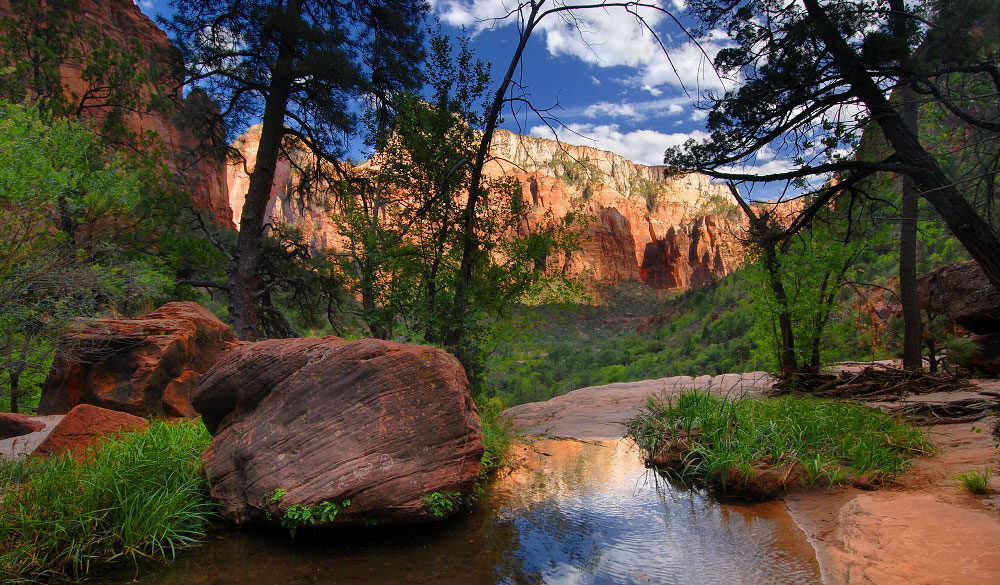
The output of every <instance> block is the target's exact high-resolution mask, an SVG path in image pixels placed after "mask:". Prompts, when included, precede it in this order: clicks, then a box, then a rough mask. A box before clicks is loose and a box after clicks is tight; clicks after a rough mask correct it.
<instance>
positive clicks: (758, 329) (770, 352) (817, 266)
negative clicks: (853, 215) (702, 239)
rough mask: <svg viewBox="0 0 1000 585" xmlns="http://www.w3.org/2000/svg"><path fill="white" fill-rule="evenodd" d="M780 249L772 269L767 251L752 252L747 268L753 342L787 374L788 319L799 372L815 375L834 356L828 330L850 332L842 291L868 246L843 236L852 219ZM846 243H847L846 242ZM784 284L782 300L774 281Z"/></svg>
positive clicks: (820, 226)
mask: <svg viewBox="0 0 1000 585" xmlns="http://www.w3.org/2000/svg"><path fill="white" fill-rule="evenodd" d="M826 221H828V222H829V223H819V222H817V223H816V224H814V225H813V226H811V227H810V228H809V229H806V230H804V231H802V232H799V233H798V234H796V235H794V236H792V238H791V239H790V240H788V241H786V242H784V243H783V245H781V246H778V247H777V248H778V249H777V250H776V254H775V258H774V259H773V261H772V263H771V264H770V265H769V263H768V261H767V259H766V256H765V253H764V252H763V250H760V249H756V248H751V251H750V253H751V258H753V262H751V263H750V264H749V265H748V266H747V267H746V269H745V270H746V275H747V279H748V281H749V285H750V286H749V289H748V293H749V303H750V307H751V310H752V311H753V315H754V321H753V327H752V328H751V329H750V336H751V338H752V339H753V341H754V342H755V344H756V353H755V357H758V358H760V359H761V360H762V361H765V362H766V363H768V365H769V370H770V371H772V372H777V371H780V370H781V369H782V363H781V351H782V347H783V345H782V343H783V342H782V338H781V334H780V331H779V316H780V315H781V313H783V312H784V313H786V314H787V315H788V317H789V318H790V321H791V324H792V332H793V335H794V347H795V358H796V359H795V361H796V363H797V364H798V367H799V368H800V369H816V368H818V367H820V366H821V365H822V364H824V363H827V362H828V361H829V360H830V358H831V354H832V353H834V352H832V351H830V349H832V348H830V346H829V345H828V344H827V343H826V339H827V337H828V336H829V333H830V332H829V328H831V327H839V328H841V329H843V328H850V327H851V323H850V320H849V319H848V318H847V315H845V314H844V313H843V312H841V304H842V302H843V300H844V298H845V295H844V294H842V291H841V287H842V286H843V283H844V282H845V281H847V280H851V279H852V277H853V275H854V274H855V272H856V268H855V265H856V262H857V259H858V257H859V256H860V254H861V252H862V251H863V250H864V248H865V246H866V245H867V244H868V243H869V240H860V239H859V238H854V239H852V240H848V239H847V238H846V237H845V236H842V235H841V234H842V233H843V232H844V230H845V227H846V226H847V225H848V222H849V221H850V220H849V219H842V218H836V217H833V218H832V221H831V218H826ZM845 240H846V241H845ZM774 278H777V279H780V281H781V284H782V288H783V292H784V295H785V299H784V302H782V300H781V299H779V297H778V295H777V294H776V291H775V288H774V286H773V284H772V279H774Z"/></svg>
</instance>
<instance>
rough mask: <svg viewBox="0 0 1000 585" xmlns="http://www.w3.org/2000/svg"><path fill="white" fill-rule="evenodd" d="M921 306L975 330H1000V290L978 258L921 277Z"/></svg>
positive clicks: (919, 279) (988, 331)
mask: <svg viewBox="0 0 1000 585" xmlns="http://www.w3.org/2000/svg"><path fill="white" fill-rule="evenodd" d="M917 289H918V291H919V294H920V307H921V308H923V309H924V310H928V311H933V312H936V313H943V314H944V315H946V316H947V317H948V318H949V319H950V320H952V321H954V322H955V323H958V324H959V325H961V326H962V327H964V328H966V329H968V330H969V331H971V332H973V333H979V334H989V333H998V332H1000V291H997V289H996V287H994V286H993V285H992V284H991V283H990V281H989V279H987V278H986V273H985V272H983V269H982V268H981V267H980V266H979V264H978V263H976V262H975V261H972V260H970V261H968V262H959V263H958V264H949V265H948V266H942V267H941V268H938V269H937V270H934V271H932V272H928V273H927V274H923V275H921V276H920V277H919V278H918V279H917Z"/></svg>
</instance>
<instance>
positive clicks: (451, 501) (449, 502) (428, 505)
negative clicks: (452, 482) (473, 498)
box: [424, 492, 462, 518]
mask: <svg viewBox="0 0 1000 585" xmlns="http://www.w3.org/2000/svg"><path fill="white" fill-rule="evenodd" d="M461 503H462V494H460V493H458V492H431V493H429V494H426V495H424V509H425V510H427V511H428V512H430V513H431V516H434V517H435V518H444V517H445V515H447V514H450V513H451V512H454V511H455V510H457V509H458V507H459V505H461Z"/></svg>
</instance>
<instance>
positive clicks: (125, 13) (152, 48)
mask: <svg viewBox="0 0 1000 585" xmlns="http://www.w3.org/2000/svg"><path fill="white" fill-rule="evenodd" d="M79 8H80V17H79V22H80V24H81V25H82V27H83V29H84V30H87V29H89V30H92V31H95V32H96V33H97V34H98V35H99V36H102V37H104V38H108V39H111V40H112V41H113V42H114V43H115V44H116V45H118V46H122V47H126V46H128V45H129V44H130V43H131V42H132V40H133V39H135V40H136V41H138V43H139V44H140V45H141V46H143V47H145V48H146V49H147V50H148V52H149V54H150V56H151V57H152V59H153V61H155V65H156V66H157V67H159V68H161V69H162V70H163V71H164V72H165V73H166V75H167V79H165V80H164V83H165V85H166V87H169V88H174V89H173V90H172V91H173V92H174V95H173V96H172V100H173V103H174V104H176V105H175V106H173V107H168V108H166V109H165V110H163V111H150V112H142V113H132V114H129V115H128V116H127V117H126V120H125V124H126V126H127V127H128V129H129V130H131V131H133V132H147V131H154V132H156V133H157V134H158V135H159V138H160V139H161V140H162V141H163V144H164V146H165V148H166V150H167V152H170V153H172V154H173V155H174V156H173V157H171V158H170V159H168V161H167V162H168V165H169V167H170V169H171V170H172V171H173V172H174V174H175V177H176V178H177V180H178V184H179V185H180V186H181V187H182V188H183V189H185V190H186V191H189V192H190V193H191V194H192V198H193V203H194V204H195V205H196V206H198V207H199V208H201V209H202V210H204V211H205V212H206V213H207V215H208V216H209V217H211V218H212V219H213V220H214V221H215V222H216V224H217V225H220V226H224V227H231V226H232V223H231V221H232V220H231V217H232V212H231V210H230V208H229V192H228V190H227V189H228V186H227V184H226V173H225V161H223V160H220V159H218V158H214V157H212V156H205V155H203V154H200V153H197V152H196V151H197V149H198V147H199V145H200V144H201V143H202V142H203V139H204V138H205V137H204V136H203V134H204V131H203V130H201V129H199V128H198V127H199V126H202V125H203V124H201V123H200V122H199V121H198V120H197V118H198V117H204V116H205V115H206V111H207V110H205V109H204V108H205V107H207V108H208V109H209V110H210V109H212V108H213V107H214V104H211V103H207V104H206V103H205V102H207V101H208V100H207V98H205V97H204V94H198V93H193V94H192V97H189V98H188V99H187V100H185V99H184V98H183V97H182V93H181V91H182V88H181V84H180V83H179V80H177V79H172V78H171V77H175V76H176V73H175V72H176V71H178V70H180V68H181V63H180V62H179V56H178V53H177V51H176V49H175V48H174V46H173V44H172V43H171V42H170V41H169V40H168V39H167V35H166V34H165V33H164V32H163V31H162V30H160V29H159V27H157V26H156V25H155V24H154V23H153V22H152V21H151V20H150V19H149V18H147V17H146V15H144V14H143V13H142V11H141V10H139V7H138V6H136V5H135V3H134V2H133V1H132V0H80V3H79ZM19 16H20V15H18V14H17V13H16V12H15V11H14V10H13V9H12V7H11V4H10V2H9V0H0V18H3V17H13V18H15V19H17V18H18V17H19ZM80 49H81V50H82V51H84V52H86V51H87V49H88V48H87V47H80ZM60 75H61V78H62V80H61V81H62V84H63V86H64V87H65V88H66V89H67V92H72V93H74V94H76V95H77V96H82V95H83V94H84V92H85V91H86V90H87V89H88V86H87V83H86V82H85V81H84V80H83V78H82V63H80V62H77V61H74V60H72V59H70V60H67V61H66V62H64V63H63V64H62V66H61V67H60ZM147 97H148V96H147ZM199 108H201V112H200V113H199ZM84 115H86V116H92V117H96V118H98V119H99V118H101V117H102V115H103V110H102V109H101V108H99V107H96V108H90V107H88V108H87V110H86V113H85V114H84ZM193 118H194V119H193Z"/></svg>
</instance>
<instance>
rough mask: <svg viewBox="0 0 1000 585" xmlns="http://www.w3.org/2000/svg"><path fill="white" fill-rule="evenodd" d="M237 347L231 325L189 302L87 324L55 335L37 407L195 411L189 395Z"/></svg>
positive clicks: (46, 410)
mask: <svg viewBox="0 0 1000 585" xmlns="http://www.w3.org/2000/svg"><path fill="white" fill-rule="evenodd" d="M236 344H237V340H236V336H235V335H234V334H233V332H232V330H231V329H230V328H229V326H227V325H226V324H225V323H223V322H222V321H219V320H218V319H217V318H216V317H215V315H213V314H212V313H210V312H209V311H208V310H206V309H205V308H204V307H202V306H201V305H198V304H197V303H191V302H180V303H167V304H166V305H163V306H162V307H160V308H159V309H157V310H156V311H153V312H152V313H149V314H147V315H143V316H142V317H137V318H135V319H95V320H93V321H88V322H86V324H85V325H84V326H82V327H81V328H79V329H77V330H75V331H72V332H70V333H68V334H66V335H65V336H64V337H63V338H62V339H61V340H60V351H59V353H58V354H57V356H56V359H55V361H53V363H52V369H51V370H50V371H49V375H48V377H47V378H46V380H45V386H44V387H43V388H42V396H41V399H40V401H39V405H38V412H39V414H62V413H65V412H68V411H69V410H70V409H71V408H73V407H74V406H76V405H78V404H93V405H96V406H100V407H102V408H109V409H111V410H118V411H121V412H127V413H130V414H133V415H136V416H143V417H190V416H194V415H195V412H194V409H193V408H192V407H191V402H190V395H191V392H192V391H193V390H194V389H195V388H196V387H197V385H198V382H199V381H200V380H201V377H202V374H203V373H204V372H205V371H206V370H208V368H209V367H211V365H212V364H214V363H215V360H216V359H217V358H218V357H219V355H220V354H221V353H222V352H223V351H225V350H227V349H229V348H230V347H233V346H235V345H236Z"/></svg>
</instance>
